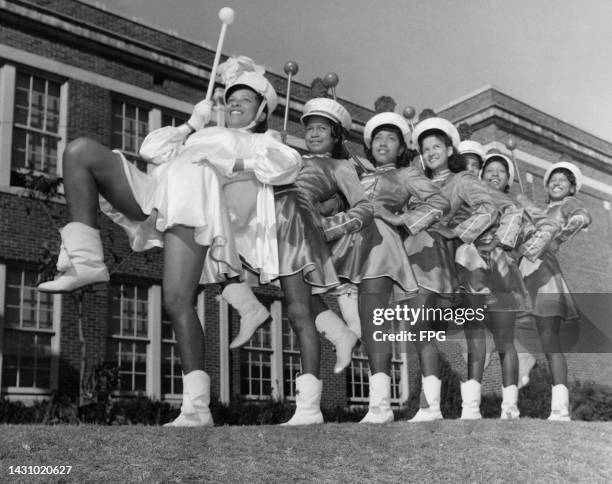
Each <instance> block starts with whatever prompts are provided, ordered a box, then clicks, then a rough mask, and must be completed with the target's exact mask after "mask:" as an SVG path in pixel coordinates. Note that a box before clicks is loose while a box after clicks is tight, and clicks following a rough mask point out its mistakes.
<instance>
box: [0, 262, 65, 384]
mask: <svg viewBox="0 0 612 484" xmlns="http://www.w3.org/2000/svg"><path fill="white" fill-rule="evenodd" d="M36 280H37V274H36V272H35V271H28V270H23V269H20V268H12V267H6V266H0V284H1V285H2V286H3V287H4V289H5V290H4V301H0V303H2V302H3V303H4V304H3V306H4V322H3V327H2V373H1V377H2V388H3V390H4V392H7V391H8V392H9V393H41V391H42V392H49V391H50V390H51V389H53V388H54V387H55V386H56V384H55V381H54V380H55V377H56V375H55V374H54V373H55V370H56V369H55V368H54V364H55V359H54V358H53V354H54V353H55V352H56V351H57V347H56V344H57V341H56V328H57V322H58V320H59V314H56V311H55V309H56V305H55V304H54V302H57V304H58V306H59V300H58V299H56V298H59V296H53V295H51V294H46V293H41V292H38V291H36V289H35V288H36ZM1 293H2V291H0V294H1ZM0 323H2V321H0ZM36 390H38V392H37V391H36Z"/></svg>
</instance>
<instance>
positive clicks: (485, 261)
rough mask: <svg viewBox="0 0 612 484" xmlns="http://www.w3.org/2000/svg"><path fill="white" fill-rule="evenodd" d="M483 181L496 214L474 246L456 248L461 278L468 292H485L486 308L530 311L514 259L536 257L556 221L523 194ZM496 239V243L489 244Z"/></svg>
mask: <svg viewBox="0 0 612 484" xmlns="http://www.w3.org/2000/svg"><path fill="white" fill-rule="evenodd" d="M482 183H483V184H484V185H485V186H486V187H487V189H488V190H489V191H490V193H491V196H492V197H493V199H494V201H495V204H496V206H497V208H498V213H499V218H498V220H497V222H496V223H495V224H493V225H492V226H491V227H489V228H488V229H487V230H486V231H485V232H484V233H483V234H482V235H480V236H479V237H478V239H476V241H475V242H474V244H473V246H471V245H463V246H461V247H459V248H458V249H457V252H456V261H457V267H458V274H459V279H460V282H461V283H462V284H463V285H464V286H466V287H469V288H470V290H469V292H471V293H486V294H487V298H486V300H487V306H488V308H487V309H488V310H489V311H511V312H530V311H531V309H532V301H531V297H530V295H529V293H528V291H527V288H526V286H525V283H524V281H523V276H522V274H521V271H520V269H519V265H518V262H517V260H518V258H519V257H521V256H522V255H529V256H530V257H537V254H538V253H539V252H540V251H541V249H538V246H541V244H542V242H543V241H546V240H548V241H550V240H551V239H552V237H553V236H554V234H555V232H556V230H557V228H558V224H557V223H556V222H555V221H554V220H552V219H551V218H549V217H548V216H546V214H545V213H544V212H543V211H542V210H540V209H538V208H537V207H536V206H535V205H534V204H533V203H531V202H530V201H529V200H528V199H527V198H526V197H524V196H522V195H519V196H518V197H513V196H512V195H509V194H506V193H503V192H500V191H499V190H496V189H494V188H493V187H490V186H489V185H487V184H486V183H485V182H482ZM495 239H496V240H497V245H496V246H495V247H494V248H491V247H490V244H491V243H492V242H493V241H494V240H495ZM513 249H514V250H513Z"/></svg>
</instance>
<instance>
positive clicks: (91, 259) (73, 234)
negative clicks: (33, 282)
mask: <svg viewBox="0 0 612 484" xmlns="http://www.w3.org/2000/svg"><path fill="white" fill-rule="evenodd" d="M60 235H61V237H62V246H61V248H60V253H59V257H58V258H57V270H58V271H59V272H60V273H61V274H60V275H59V276H58V277H57V278H56V279H55V280H54V281H49V282H43V283H42V284H39V286H38V287H37V289H38V290H39V291H43V292H70V291H74V290H76V289H79V288H81V287H85V286H89V285H91V284H96V283H98V282H108V280H109V275H108V270H107V269H106V265H104V252H103V250H102V239H100V231H99V230H97V229H94V228H93V227H90V226H89V225H85V224H83V223H81V222H70V223H69V224H67V225H66V226H64V228H63V229H61V230H60Z"/></svg>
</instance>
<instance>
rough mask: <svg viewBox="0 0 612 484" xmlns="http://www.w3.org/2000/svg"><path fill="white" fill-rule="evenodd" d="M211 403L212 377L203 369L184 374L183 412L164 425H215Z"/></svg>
mask: <svg viewBox="0 0 612 484" xmlns="http://www.w3.org/2000/svg"><path fill="white" fill-rule="evenodd" d="M209 404H210V377H209V376H208V374H207V373H206V372H204V371H202V370H194V371H191V372H189V373H187V374H186V375H183V404H182V405H181V413H180V415H179V416H178V417H176V418H175V419H174V420H173V421H172V422H169V423H167V424H165V425H164V427H211V426H213V425H214V422H213V419H212V415H211V413H210V409H209V408H208V405H209Z"/></svg>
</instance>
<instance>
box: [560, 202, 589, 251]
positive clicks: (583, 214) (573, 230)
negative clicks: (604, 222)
mask: <svg viewBox="0 0 612 484" xmlns="http://www.w3.org/2000/svg"><path fill="white" fill-rule="evenodd" d="M561 213H562V214H563V218H564V220H566V222H565V224H564V225H563V226H562V227H561V231H560V232H559V234H558V235H557V239H556V240H557V242H559V243H562V242H565V241H567V240H569V239H571V238H572V237H573V236H574V235H576V234H577V233H578V232H580V231H581V230H582V229H584V228H586V227H588V226H589V225H590V224H591V215H590V214H589V212H588V211H587V210H586V208H584V207H583V206H582V204H581V203H580V202H579V201H578V199H576V198H575V197H565V198H564V199H563V203H562V205H561Z"/></svg>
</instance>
